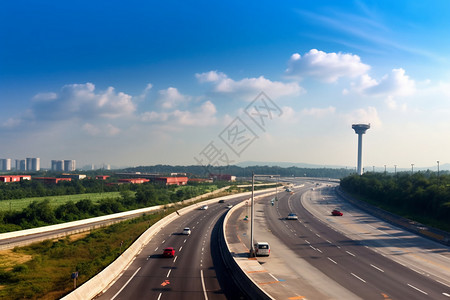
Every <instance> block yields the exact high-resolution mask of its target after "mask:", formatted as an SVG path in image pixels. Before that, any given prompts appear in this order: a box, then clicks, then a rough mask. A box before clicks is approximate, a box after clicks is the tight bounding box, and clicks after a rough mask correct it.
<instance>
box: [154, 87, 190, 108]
mask: <svg viewBox="0 0 450 300" xmlns="http://www.w3.org/2000/svg"><path fill="white" fill-rule="evenodd" d="M158 94H159V97H158V103H159V105H160V106H161V107H162V108H163V109H173V108H175V107H177V106H179V105H180V104H184V103H187V102H189V100H190V98H191V97H189V96H185V95H183V94H181V93H180V92H179V91H178V89H176V88H174V87H169V88H168V89H165V90H160V91H159V92H158Z"/></svg>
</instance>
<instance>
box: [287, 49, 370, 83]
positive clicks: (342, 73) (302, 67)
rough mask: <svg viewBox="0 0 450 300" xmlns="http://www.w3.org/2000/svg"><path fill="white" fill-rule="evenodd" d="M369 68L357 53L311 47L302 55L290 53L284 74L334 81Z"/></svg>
mask: <svg viewBox="0 0 450 300" xmlns="http://www.w3.org/2000/svg"><path fill="white" fill-rule="evenodd" d="M369 69H370V66H369V65H366V64H363V63H362V62H361V59H360V58H359V56H358V55H353V54H343V53H340V52H339V53H334V52H333V53H326V52H323V51H319V50H316V49H311V50H310V51H309V52H307V53H306V54H305V55H304V56H303V57H302V56H301V55H300V54H298V53H294V54H292V56H291V58H290V60H289V62H288V68H287V70H286V74H287V75H289V76H293V77H298V78H305V77H314V78H316V79H319V80H322V81H325V82H335V81H337V80H338V79H339V78H341V77H350V78H354V77H357V76H361V75H364V74H365V73H366V72H367V71H368V70H369Z"/></svg>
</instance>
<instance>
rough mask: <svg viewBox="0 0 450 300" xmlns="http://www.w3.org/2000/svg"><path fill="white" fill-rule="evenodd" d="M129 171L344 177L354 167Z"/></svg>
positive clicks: (152, 168) (139, 169)
mask: <svg viewBox="0 0 450 300" xmlns="http://www.w3.org/2000/svg"><path fill="white" fill-rule="evenodd" d="M125 171H127V172H148V173H176V172H185V173H188V174H191V175H196V176H201V177H205V176H208V175H209V174H211V173H212V174H230V175H234V176H238V177H251V176H252V172H254V173H255V174H277V175H280V176H283V177H289V176H295V177H324V178H343V177H345V176H348V175H349V174H351V173H352V172H355V170H354V169H346V168H340V169H337V168H299V167H294V166H292V167H278V166H251V167H239V166H235V165H229V166H200V165H192V166H170V165H155V166H145V167H135V168H128V169H126V170H125Z"/></svg>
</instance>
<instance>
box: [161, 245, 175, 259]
mask: <svg viewBox="0 0 450 300" xmlns="http://www.w3.org/2000/svg"><path fill="white" fill-rule="evenodd" d="M163 256H164V257H174V256H175V249H173V248H172V247H168V248H166V249H164V252H163Z"/></svg>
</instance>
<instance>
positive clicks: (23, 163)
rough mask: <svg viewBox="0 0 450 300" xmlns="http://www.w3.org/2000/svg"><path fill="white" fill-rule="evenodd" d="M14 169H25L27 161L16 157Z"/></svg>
mask: <svg viewBox="0 0 450 300" xmlns="http://www.w3.org/2000/svg"><path fill="white" fill-rule="evenodd" d="M16 170H17V171H26V170H27V161H26V160H25V159H16Z"/></svg>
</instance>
